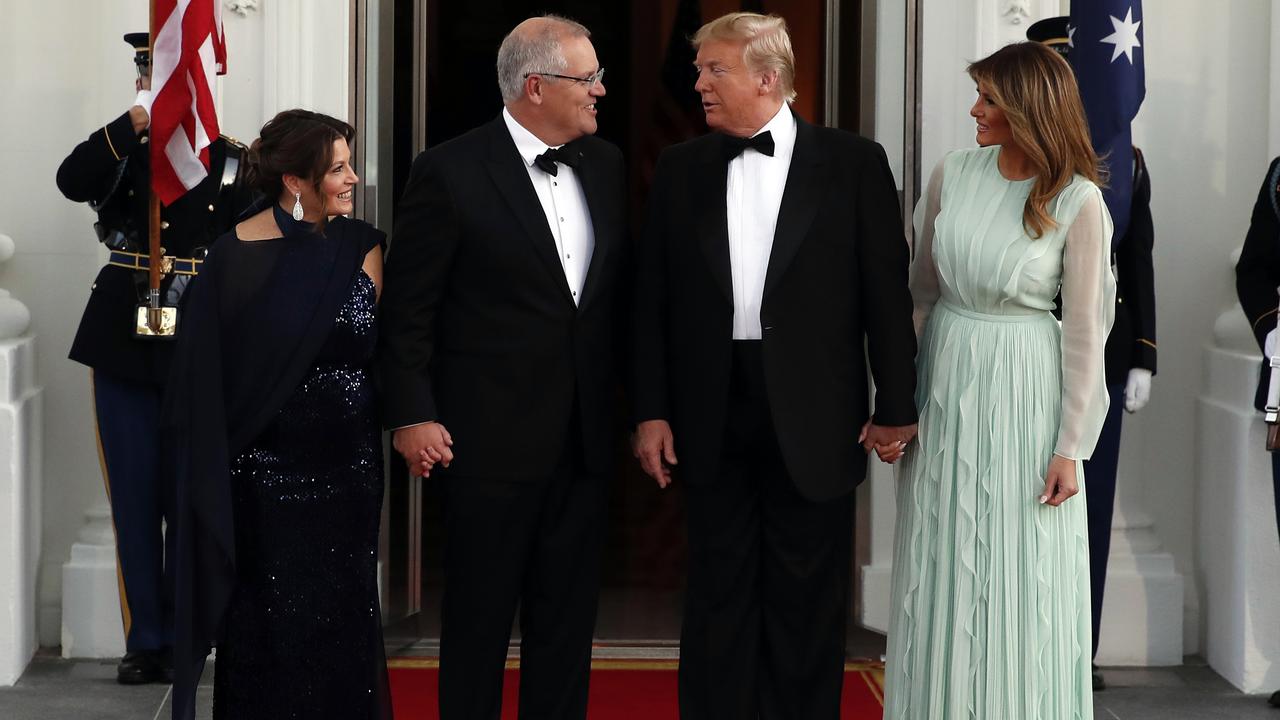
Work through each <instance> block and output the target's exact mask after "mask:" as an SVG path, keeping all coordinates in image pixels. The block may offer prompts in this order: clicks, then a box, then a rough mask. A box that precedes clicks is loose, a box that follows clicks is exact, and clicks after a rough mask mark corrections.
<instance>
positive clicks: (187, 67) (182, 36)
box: [151, 0, 227, 205]
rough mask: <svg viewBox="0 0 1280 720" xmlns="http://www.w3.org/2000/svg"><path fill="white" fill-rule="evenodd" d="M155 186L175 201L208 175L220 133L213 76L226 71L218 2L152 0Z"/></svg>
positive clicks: (165, 198)
mask: <svg viewBox="0 0 1280 720" xmlns="http://www.w3.org/2000/svg"><path fill="white" fill-rule="evenodd" d="M154 2H155V8H154V11H153V12H154V17H155V27H154V28H152V33H153V34H152V37H153V38H154V43H153V47H152V52H151V92H152V95H153V96H154V98H155V99H154V101H153V103H152V106H151V186H152V189H153V190H154V191H155V193H156V195H157V196H158V197H159V198H160V201H161V202H162V203H164V204H166V205H169V204H172V203H173V201H174V200H177V199H178V198H179V197H181V196H182V194H183V193H185V192H186V191H188V190H190V189H191V188H193V187H195V186H196V185H199V184H200V181H201V180H203V179H204V178H205V176H207V175H208V174H209V145H210V144H211V143H212V142H213V141H214V140H215V139H216V138H217V137H218V117H217V113H216V112H215V110H214V99H213V91H214V87H215V86H214V78H215V76H216V75H223V74H225V73H226V66H227V46H226V42H225V39H224V36H223V33H222V7H221V2H219V0H154Z"/></svg>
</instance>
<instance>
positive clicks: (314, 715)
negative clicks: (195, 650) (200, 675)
mask: <svg viewBox="0 0 1280 720" xmlns="http://www.w3.org/2000/svg"><path fill="white" fill-rule="evenodd" d="M375 297H376V295H375V289H374V285H373V282H372V281H371V280H370V279H369V277H368V276H367V275H365V274H364V273H363V272H361V273H359V276H358V277H357V279H356V282H354V283H352V294H351V296H350V297H349V298H348V299H347V301H346V302H345V303H344V305H343V306H342V309H341V310H340V312H339V313H338V315H337V317H336V319H335V321H334V325H333V329H332V330H331V331H330V334H329V337H328V339H327V340H326V342H325V345H324V347H323V348H322V349H321V351H320V353H319V355H318V356H317V358H316V361H315V363H314V364H313V366H312V368H311V371H310V372H309V373H308V375H307V377H306V379H305V380H303V382H302V383H301V385H300V386H299V387H298V389H297V391H296V392H295V393H294V394H293V396H292V397H291V398H290V400H289V401H288V402H287V403H286V404H285V405H284V407H282V408H281V409H280V412H279V414H278V415H277V416H276V418H275V420H274V421H273V423H272V424H271V425H270V426H269V427H268V428H267V429H266V430H265V431H264V432H263V433H262V435H260V436H259V437H258V438H257V440H256V441H255V442H254V443H253V444H252V445H251V446H250V447H249V448H248V449H247V450H246V451H245V452H244V453H242V454H241V455H240V456H239V457H237V458H235V460H234V461H233V462H232V472H231V481H232V494H233V498H234V502H235V527H236V560H237V568H236V570H237V576H238V577H237V580H238V582H237V587H236V590H235V593H234V595H233V597H232V600H231V606H230V608H229V610H228V614H227V619H226V625H225V637H224V639H223V641H222V642H220V643H219V645H218V648H217V662H216V663H215V666H214V712H213V716H214V718H218V719H225V720H233V719H234V720H248V719H253V718H264V719H265V718H271V719H272V720H282V719H284V718H309V719H311V720H317V719H323V718H334V719H337V718H342V719H343V720H348V719H353V718H374V717H379V715H378V710H377V706H378V703H377V700H376V697H375V696H377V694H378V688H379V686H380V685H383V684H385V681H386V678H385V672H386V670H385V665H384V664H383V662H382V657H383V656H382V633H381V619H380V612H379V608H378V590H377V564H376V563H377V552H378V525H379V520H380V516H381V508H382V493H383V479H382V439H381V429H380V427H379V425H378V419H377V418H378V415H377V412H376V410H377V409H376V407H375V401H376V398H375V394H374V386H373V380H372V376H371V363H372V359H373V351H374V345H375V342H376V333H377V328H376V304H375Z"/></svg>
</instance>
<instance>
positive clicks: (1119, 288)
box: [1027, 17, 1156, 690]
mask: <svg viewBox="0 0 1280 720" xmlns="http://www.w3.org/2000/svg"><path fill="white" fill-rule="evenodd" d="M1067 20H1068V19H1067V18H1065V17H1053V18H1046V19H1044V20H1041V21H1039V22H1037V23H1034V24H1032V25H1031V27H1029V28H1027V39H1028V40H1032V41H1035V42H1041V43H1044V44H1045V45H1048V46H1049V47H1051V48H1053V49H1054V50H1056V51H1058V53H1059V54H1061V55H1062V56H1063V57H1066V56H1067V53H1068V52H1069V50H1070V47H1071V41H1070V33H1069V32H1068V30H1067ZM1114 161H1120V159H1119V158H1116V160H1114ZM1131 162H1132V163H1133V197H1132V200H1131V205H1130V209H1129V228H1128V230H1127V231H1126V232H1125V234H1124V236H1123V237H1118V238H1113V239H1112V243H1111V270H1112V273H1113V274H1114V275H1115V278H1116V307H1115V324H1114V325H1113V326H1112V328H1111V335H1109V336H1108V337H1107V347H1106V366H1107V391H1108V394H1109V395H1110V396H1111V406H1110V407H1109V408H1108V410H1107V418H1106V421H1105V422H1104V423H1103V425H1102V434H1101V435H1100V436H1099V437H1098V445H1097V447H1096V448H1095V449H1094V451H1093V456H1092V457H1091V458H1090V459H1089V460H1086V461H1085V463H1084V477H1085V481H1086V482H1087V483H1088V487H1089V494H1088V499H1087V502H1086V507H1087V508H1088V515H1089V564H1090V568H1089V571H1090V572H1089V574H1090V578H1089V580H1090V586H1091V591H1092V596H1093V597H1092V601H1093V608H1092V609H1093V654H1094V655H1097V654H1098V627H1099V623H1100V622H1101V620H1102V593H1103V589H1104V586H1105V584H1106V580H1107V556H1108V555H1109V554H1110V552H1111V516H1112V512H1113V510H1114V509H1115V500H1116V466H1117V465H1118V463H1119V461H1120V429H1121V421H1122V418H1123V415H1122V413H1121V412H1120V411H1121V409H1124V410H1125V411H1127V412H1129V413H1136V412H1138V411H1139V410H1141V409H1142V408H1143V406H1145V405H1146V404H1147V400H1148V399H1150V397H1151V377H1152V376H1153V375H1155V372H1156V295H1155V292H1156V290H1155V270H1154V267H1153V265H1152V259H1151V248H1152V245H1153V244H1154V242H1155V230H1154V227H1153V225H1152V222H1151V180H1150V178H1149V177H1148V176H1147V164H1146V162H1145V161H1144V160H1143V157H1142V151H1141V150H1139V149H1138V148H1136V147H1135V148H1133V158H1132V160H1131ZM1096 669H1097V668H1096V667H1095V670H1096ZM1105 687H1106V683H1105V682H1104V681H1103V679H1102V676H1101V675H1099V674H1098V673H1097V672H1094V674H1093V689H1094V690H1101V689H1103V688H1105Z"/></svg>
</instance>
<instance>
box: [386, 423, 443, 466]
mask: <svg viewBox="0 0 1280 720" xmlns="http://www.w3.org/2000/svg"><path fill="white" fill-rule="evenodd" d="M391 445H392V446H393V447H394V448H395V449H396V452H398V453H400V456H401V457H403V458H404V462H405V465H407V466H409V471H410V472H411V473H413V474H414V475H421V476H422V477H424V478H425V477H431V469H432V468H434V467H435V466H436V463H439V464H440V465H442V466H444V467H449V463H451V462H453V450H452V446H453V437H452V436H450V435H449V431H448V430H446V429H445V427H444V426H443V425H441V424H440V423H438V422H428V423H422V424H421V425H410V426H409V427H404V428H400V429H399V430H396V431H395V432H393V433H392V434H391Z"/></svg>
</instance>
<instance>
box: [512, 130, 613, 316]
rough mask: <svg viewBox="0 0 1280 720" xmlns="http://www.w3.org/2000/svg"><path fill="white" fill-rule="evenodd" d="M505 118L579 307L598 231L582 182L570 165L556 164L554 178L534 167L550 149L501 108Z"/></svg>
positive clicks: (574, 302)
mask: <svg viewBox="0 0 1280 720" xmlns="http://www.w3.org/2000/svg"><path fill="white" fill-rule="evenodd" d="M502 119H503V120H505V121H506V123H507V131H508V132H510V133H511V139H512V140H514V141H515V143H516V150H518V151H519V152H520V158H521V159H522V160H524V166H525V167H524V169H525V170H527V171H528V172H529V180H530V182H532V183H533V189H534V191H535V192H537V193H538V202H540V203H542V212H543V213H545V214H546V216H547V226H548V227H550V228H551V236H552V237H553V238H555V241H556V254H557V255H558V256H559V257H560V267H561V268H563V269H564V279H565V282H567V283H568V284H569V293H570V294H571V295H572V296H573V304H574V305H577V304H578V303H579V302H581V300H582V286H583V284H584V283H585V282H586V280H587V268H588V267H590V265H591V253H592V252H593V251H594V250H595V246H596V234H595V229H594V228H593V227H592V225H591V212H590V210H588V209H587V196H586V195H584V194H583V192H582V183H581V182H579V180H578V175H577V173H575V172H574V170H573V168H571V167H569V166H567V165H564V164H561V163H557V164H556V166H557V172H556V174H555V175H550V174H548V173H546V172H543V171H542V169H541V168H539V167H538V166H537V165H534V164H533V160H534V158H536V157H538V156H539V155H541V154H542V153H544V152H546V151H547V150H550V149H551V148H550V146H548V145H547V144H546V143H544V142H542V141H541V140H539V139H538V137H537V136H536V135H534V134H533V133H531V132H529V131H528V130H526V129H525V128H524V126H523V125H521V124H520V123H519V122H517V121H516V119H515V118H514V117H512V116H511V113H510V112H507V109H506V108H503V109H502Z"/></svg>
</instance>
